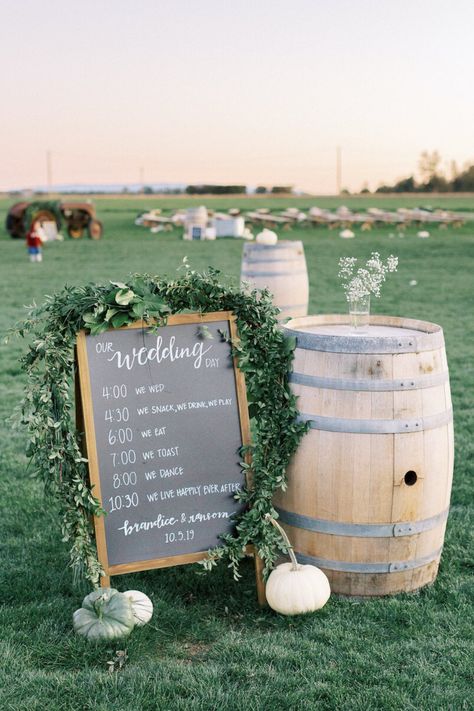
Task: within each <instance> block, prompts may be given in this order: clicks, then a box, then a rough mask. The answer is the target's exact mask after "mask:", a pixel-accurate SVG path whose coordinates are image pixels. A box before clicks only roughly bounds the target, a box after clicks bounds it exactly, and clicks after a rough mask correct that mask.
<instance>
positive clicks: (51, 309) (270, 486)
mask: <svg viewBox="0 0 474 711" xmlns="http://www.w3.org/2000/svg"><path fill="white" fill-rule="evenodd" d="M226 281H228V280H226ZM181 311H193V312H199V313H206V312H210V311H232V312H233V313H234V314H235V315H236V318H237V328H238V331H239V336H240V341H239V342H238V343H233V344H232V348H233V352H234V355H235V356H236V357H237V360H238V364H239V367H240V369H241V370H242V372H243V373H244V374H245V379H246V385H247V394H248V401H249V411H250V416H251V417H252V418H253V437H252V445H251V446H250V447H248V448H246V451H244V450H242V457H243V461H242V467H243V468H244V469H245V470H246V473H247V475H248V481H249V482H251V483H252V485H251V486H248V487H246V488H244V489H243V490H241V491H240V492H239V493H238V494H237V495H236V497H237V498H238V499H239V500H240V501H242V502H243V503H244V504H245V506H244V507H243V511H242V513H240V514H238V515H236V518H235V523H236V526H235V532H234V533H233V534H231V535H226V536H224V537H223V539H222V545H221V546H219V547H217V548H214V549H213V550H211V551H209V553H208V557H207V558H206V559H205V560H204V561H203V565H204V567H205V568H206V569H211V568H212V567H213V566H214V565H216V564H217V562H218V561H219V560H222V559H227V560H228V563H229V567H230V568H232V570H233V574H234V577H235V578H236V579H237V578H238V577H239V572H238V567H239V562H240V560H241V559H242V558H243V557H244V555H245V549H246V546H248V545H249V544H253V545H255V546H256V548H257V550H258V553H259V555H260V556H261V558H262V559H263V561H264V563H265V574H266V575H267V574H268V573H269V571H270V570H271V568H272V566H273V564H274V562H275V559H276V557H277V555H278V549H280V550H283V551H286V547H285V544H284V543H282V541H281V539H280V537H279V535H278V534H277V533H276V531H275V530H274V528H273V527H272V526H269V525H268V523H267V522H266V521H265V515H266V514H267V513H269V514H270V515H271V516H273V517H274V518H277V514H276V512H275V510H274V508H273V505H272V496H273V494H274V492H275V490H276V489H278V488H285V470H286V467H287V464H288V461H289V459H290V457H291V455H292V454H293V453H294V452H295V450H296V448H297V446H298V443H299V441H300V439H301V437H302V436H303V434H304V433H305V431H306V425H305V424H303V423H298V422H296V415H297V410H296V401H295V397H294V396H293V395H292V393H291V391H290V389H289V386H288V372H289V370H290V367H291V362H292V359H293V351H294V347H295V343H294V340H292V339H289V338H285V336H284V335H283V333H282V331H281V329H280V328H278V325H277V320H276V316H277V309H275V307H274V306H273V304H272V302H271V296H270V294H269V293H268V291H266V290H264V291H256V290H254V291H249V292H246V293H245V292H242V291H240V289H239V288H238V286H237V285H236V286H229V285H227V284H223V283H222V281H221V275H220V273H219V272H218V271H217V270H215V269H211V268H209V270H208V272H205V273H198V272H195V271H193V270H192V269H190V268H189V266H188V265H187V264H185V269H184V272H183V273H181V274H180V275H179V276H177V277H176V278H174V279H166V278H161V277H154V276H150V275H147V274H145V275H133V276H131V277H130V279H129V280H128V281H127V282H126V283H120V282H111V283H109V284H106V285H96V284H87V285H85V286H75V287H69V286H65V287H64V288H63V289H62V291H60V292H58V293H56V294H54V295H52V296H48V297H46V299H45V302H44V303H43V304H42V305H40V306H32V307H29V312H28V317H27V318H26V319H25V320H23V321H22V322H21V323H19V324H17V326H16V327H15V329H13V332H14V333H16V334H19V335H20V336H23V337H28V338H29V346H28V351H27V352H26V354H25V355H24V356H23V358H22V367H23V369H24V370H25V371H26V374H27V377H28V380H27V386H26V389H25V396H24V399H23V402H22V405H21V411H20V421H21V423H23V424H24V425H26V427H27V428H28V432H29V444H28V448H27V453H28V455H29V456H30V458H31V460H32V464H33V469H34V473H35V475H36V476H38V477H40V478H41V479H42V480H43V481H44V484H45V488H46V491H47V493H48V494H50V495H51V496H52V497H53V498H54V499H55V500H56V501H57V502H58V503H59V506H60V509H61V514H62V531H63V540H64V541H67V542H69V544H70V547H71V565H72V567H73V570H74V573H75V575H76V576H80V575H84V576H85V577H86V578H87V579H88V580H89V581H90V582H91V583H92V584H93V585H94V586H97V585H98V583H99V579H100V575H101V573H102V572H103V571H102V569H101V565H100V563H99V561H98V559H97V551H96V547H95V541H94V531H93V525H92V516H93V515H95V516H101V515H104V514H105V512H104V511H103V509H102V508H101V506H100V503H99V501H98V500H97V498H96V497H95V496H94V492H93V491H92V490H91V487H90V483H89V479H88V468H87V460H86V459H85V458H84V457H83V454H82V449H81V438H82V433H80V432H77V431H76V423H75V413H74V397H73V393H72V384H73V382H74V378H75V367H76V366H75V359H74V346H75V342H76V337H77V333H78V331H80V330H81V329H86V330H87V331H89V332H90V333H91V334H98V333H101V332H103V331H105V330H107V329H109V328H120V327H121V326H124V325H125V324H128V323H132V322H134V321H136V320H137V319H143V320H144V321H145V322H146V323H148V324H149V325H150V328H153V329H157V328H158V329H159V327H160V326H163V325H165V324H166V319H167V316H168V315H169V314H171V313H179V312H181ZM250 454H251V457H250V456H249V455H250ZM250 462H251V463H250Z"/></svg>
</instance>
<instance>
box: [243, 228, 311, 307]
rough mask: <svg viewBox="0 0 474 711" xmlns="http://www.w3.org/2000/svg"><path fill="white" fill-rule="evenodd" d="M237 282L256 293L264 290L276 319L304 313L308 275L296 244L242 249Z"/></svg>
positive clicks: (297, 243) (245, 247) (301, 254)
mask: <svg viewBox="0 0 474 711" xmlns="http://www.w3.org/2000/svg"><path fill="white" fill-rule="evenodd" d="M241 282H242V285H244V284H245V283H250V284H251V285H252V287H254V288H256V289H268V290H269V291H270V292H271V293H272V295H273V303H274V304H275V306H277V307H278V308H280V309H281V314H280V319H286V318H288V317H292V318H296V317H301V316H305V315H306V314H307V313H308V298H309V282H308V272H307V268H306V260H305V256H304V248H303V244H302V242H300V241H295V242H291V241H280V242H278V243H277V244H276V245H262V244H246V245H244V249H243V254H242V268H241Z"/></svg>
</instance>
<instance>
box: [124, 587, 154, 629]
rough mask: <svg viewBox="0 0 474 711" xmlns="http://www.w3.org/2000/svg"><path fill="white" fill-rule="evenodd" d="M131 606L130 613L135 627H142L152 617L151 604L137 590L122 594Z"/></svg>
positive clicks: (145, 596)
mask: <svg viewBox="0 0 474 711" xmlns="http://www.w3.org/2000/svg"><path fill="white" fill-rule="evenodd" d="M123 594H124V595H125V596H126V597H127V598H128V599H129V600H130V602H131V604H132V613H133V617H134V620H135V624H136V625H137V627H142V626H143V625H146V623H147V622H149V621H150V620H151V618H152V616H153V603H152V601H151V600H150V598H149V597H148V595H145V593H142V592H140V591H139V590H127V591H126V592H124V593H123Z"/></svg>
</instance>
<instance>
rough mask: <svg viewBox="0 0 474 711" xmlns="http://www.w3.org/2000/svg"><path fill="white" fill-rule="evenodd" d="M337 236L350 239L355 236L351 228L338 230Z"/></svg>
mask: <svg viewBox="0 0 474 711" xmlns="http://www.w3.org/2000/svg"><path fill="white" fill-rule="evenodd" d="M339 237H342V239H352V238H353V237H355V234H354V233H353V231H352V230H347V229H346V230H342V232H339Z"/></svg>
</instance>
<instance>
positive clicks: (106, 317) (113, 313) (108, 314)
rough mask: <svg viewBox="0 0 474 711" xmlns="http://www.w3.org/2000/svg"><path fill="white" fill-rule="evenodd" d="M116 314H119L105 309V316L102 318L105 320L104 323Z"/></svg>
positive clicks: (115, 310) (116, 311)
mask: <svg viewBox="0 0 474 711" xmlns="http://www.w3.org/2000/svg"><path fill="white" fill-rule="evenodd" d="M118 312H119V310H118V309H107V311H106V314H105V316H104V318H105V320H106V321H110V319H111V318H112V316H115V314H116V313H118Z"/></svg>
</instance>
